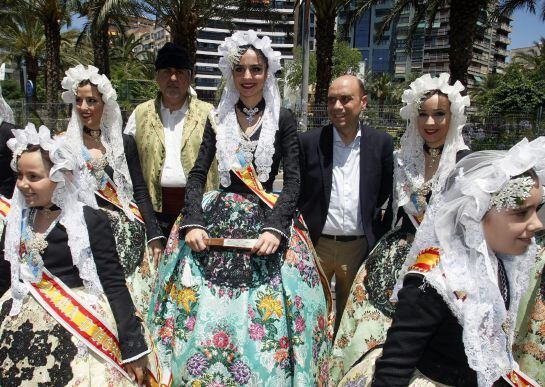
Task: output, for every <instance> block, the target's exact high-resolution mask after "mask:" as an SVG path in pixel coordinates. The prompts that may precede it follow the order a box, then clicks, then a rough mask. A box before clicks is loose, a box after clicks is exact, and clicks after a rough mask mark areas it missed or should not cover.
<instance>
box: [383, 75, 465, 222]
mask: <svg viewBox="0 0 545 387" xmlns="http://www.w3.org/2000/svg"><path fill="white" fill-rule="evenodd" d="M449 77H450V76H449V74H447V73H442V74H440V76H439V77H438V78H432V77H431V75H430V74H425V75H423V76H421V77H420V78H418V79H417V80H415V81H414V82H412V83H411V84H410V86H409V87H410V88H409V89H407V90H405V92H404V93H403V96H402V101H403V102H404V103H405V106H404V107H403V108H401V110H400V115H401V117H402V118H403V119H405V120H407V121H408V122H407V129H406V130H405V133H404V134H403V136H402V137H401V141H400V145H401V146H400V149H399V150H397V151H396V152H395V153H394V187H395V189H394V198H393V209H394V224H395V223H396V222H397V219H396V218H395V217H396V216H397V211H398V208H399V207H403V206H405V205H407V204H408V203H409V201H410V200H411V195H412V194H413V193H415V192H417V191H418V190H419V189H420V188H421V187H422V186H423V185H424V183H425V181H424V171H425V165H424V162H425V158H424V150H423V145H424V139H423V138H422V136H421V135H420V133H419V132H418V114H419V111H418V109H419V105H420V101H421V99H422V97H423V96H424V95H425V94H427V93H428V92H430V91H433V90H440V91H441V92H442V93H444V94H446V95H447V96H448V99H449V101H450V111H451V118H450V126H449V130H448V133H447V137H446V139H445V144H444V147H443V152H442V153H441V159H440V161H439V166H438V167H437V171H436V172H435V175H434V181H433V184H432V188H431V192H432V195H433V194H434V193H435V192H437V191H439V190H440V189H441V188H442V187H443V185H444V183H445V180H446V178H447V176H448V174H449V173H450V172H451V171H452V169H453V168H454V165H455V164H456V154H457V153H458V152H459V151H460V150H463V149H468V147H467V145H466V144H465V143H464V139H463V137H462V129H463V127H464V125H465V123H466V121H467V117H466V114H465V109H466V107H468V106H469V97H467V96H465V97H463V96H462V95H461V94H460V93H461V91H463V90H464V86H463V85H462V84H461V83H460V82H456V83H455V84H454V85H453V86H451V85H449ZM409 207H410V206H407V207H406V210H407V211H408V213H411V210H410V208H409Z"/></svg>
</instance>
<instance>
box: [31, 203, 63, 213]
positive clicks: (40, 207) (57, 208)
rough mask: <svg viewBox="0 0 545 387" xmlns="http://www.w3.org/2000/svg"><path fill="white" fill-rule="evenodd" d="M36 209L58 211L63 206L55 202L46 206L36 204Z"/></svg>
mask: <svg viewBox="0 0 545 387" xmlns="http://www.w3.org/2000/svg"><path fill="white" fill-rule="evenodd" d="M34 208H35V209H37V210H38V211H42V210H46V211H58V210H60V209H61V208H60V207H59V206H57V205H56V204H53V205H52V206H51V207H45V206H36V207H34Z"/></svg>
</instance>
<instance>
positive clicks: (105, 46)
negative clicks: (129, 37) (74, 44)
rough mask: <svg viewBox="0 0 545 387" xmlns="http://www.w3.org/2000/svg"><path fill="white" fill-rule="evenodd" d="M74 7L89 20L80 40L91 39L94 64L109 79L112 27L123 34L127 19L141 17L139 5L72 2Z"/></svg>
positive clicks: (111, 0) (128, 0)
mask: <svg viewBox="0 0 545 387" xmlns="http://www.w3.org/2000/svg"><path fill="white" fill-rule="evenodd" d="M72 6H73V8H74V9H76V10H77V11H78V13H79V14H80V15H81V16H84V17H85V18H86V19H87V22H86V23H85V24H84V26H83V29H82V31H81V35H80V40H81V39H82V38H83V37H85V36H87V37H89V38H90V40H91V45H92V47H93V64H94V65H95V66H96V67H97V68H98V69H99V70H100V72H101V73H103V74H105V75H106V76H108V77H109V76H110V41H111V39H110V35H109V28H110V25H111V24H115V25H116V26H118V29H120V30H121V33H122V34H123V30H124V28H123V25H124V24H125V21H126V19H127V17H128V16H134V17H138V16H139V14H140V6H139V3H138V2H137V1H136V0H72ZM78 43H79V41H78Z"/></svg>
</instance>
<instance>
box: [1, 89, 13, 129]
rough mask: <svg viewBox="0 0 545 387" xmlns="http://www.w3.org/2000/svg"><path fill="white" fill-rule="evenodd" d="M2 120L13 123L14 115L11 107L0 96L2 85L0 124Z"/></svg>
mask: <svg viewBox="0 0 545 387" xmlns="http://www.w3.org/2000/svg"><path fill="white" fill-rule="evenodd" d="M2 121H5V122H9V123H10V124H15V115H14V114H13V110H11V107H10V106H9V105H8V103H7V102H6V100H5V99H4V97H3V96H2V87H0V125H1V124H2Z"/></svg>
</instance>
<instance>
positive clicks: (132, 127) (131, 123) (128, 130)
mask: <svg viewBox="0 0 545 387" xmlns="http://www.w3.org/2000/svg"><path fill="white" fill-rule="evenodd" d="M123 133H125V134H128V135H129V136H133V137H134V136H136V113H135V112H132V113H131V115H130V117H129V120H128V121H127V125H125V130H124V131H123Z"/></svg>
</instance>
